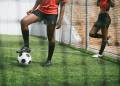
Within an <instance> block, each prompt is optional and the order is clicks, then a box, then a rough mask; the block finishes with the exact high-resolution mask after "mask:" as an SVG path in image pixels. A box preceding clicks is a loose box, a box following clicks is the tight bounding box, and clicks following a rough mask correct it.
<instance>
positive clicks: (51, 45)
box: [45, 24, 56, 66]
mask: <svg viewBox="0 0 120 86" xmlns="http://www.w3.org/2000/svg"><path fill="white" fill-rule="evenodd" d="M55 26H56V24H47V37H48V57H47V61H46V63H45V65H46V66H48V65H50V64H51V59H52V56H53V52H54V49H55Z"/></svg>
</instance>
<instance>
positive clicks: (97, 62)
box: [0, 35, 120, 86]
mask: <svg viewBox="0 0 120 86" xmlns="http://www.w3.org/2000/svg"><path fill="white" fill-rule="evenodd" d="M21 46H22V40H21V36H7V35H6V36H2V35H1V36H0V86H119V85H120V83H119V81H120V65H119V63H116V62H112V61H108V60H104V59H98V58H92V57H91V54H89V53H85V52H84V50H83V52H82V50H81V49H80V50H76V49H74V48H71V47H69V46H65V45H61V44H59V43H56V48H55V53H54V55H53V59H52V62H53V64H52V66H49V67H42V63H43V62H44V61H45V60H46V58H47V40H46V39H43V38H39V37H33V36H31V37H30V46H31V48H32V52H31V55H32V59H33V61H32V63H31V64H30V65H28V66H20V65H19V64H18V63H17V61H16V57H17V54H16V53H15V51H16V50H17V48H20V47H21ZM104 58H106V57H104ZM107 58H108V57H107Z"/></svg>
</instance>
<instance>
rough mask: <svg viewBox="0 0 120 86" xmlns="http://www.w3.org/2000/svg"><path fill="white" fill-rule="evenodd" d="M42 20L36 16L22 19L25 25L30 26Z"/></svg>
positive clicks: (31, 15)
mask: <svg viewBox="0 0 120 86" xmlns="http://www.w3.org/2000/svg"><path fill="white" fill-rule="evenodd" d="M39 19H40V18H39V17H38V16H36V15H34V14H32V13H31V14H29V15H27V16H25V17H24V18H23V19H22V22H25V24H27V25H29V24H32V23H35V22H37V21H38V20H39Z"/></svg>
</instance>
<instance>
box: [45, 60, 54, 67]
mask: <svg viewBox="0 0 120 86" xmlns="http://www.w3.org/2000/svg"><path fill="white" fill-rule="evenodd" d="M50 65H52V62H51V61H50V60H48V61H46V62H45V63H44V64H43V66H44V67H47V66H50Z"/></svg>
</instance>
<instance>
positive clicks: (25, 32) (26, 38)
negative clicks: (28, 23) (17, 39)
mask: <svg viewBox="0 0 120 86" xmlns="http://www.w3.org/2000/svg"><path fill="white" fill-rule="evenodd" d="M22 36H23V40H24V47H28V48H29V30H22Z"/></svg>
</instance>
